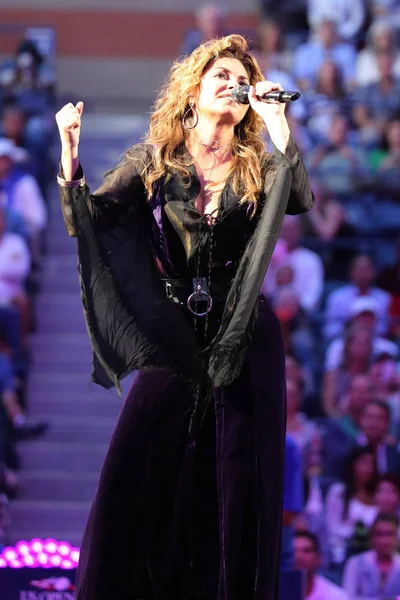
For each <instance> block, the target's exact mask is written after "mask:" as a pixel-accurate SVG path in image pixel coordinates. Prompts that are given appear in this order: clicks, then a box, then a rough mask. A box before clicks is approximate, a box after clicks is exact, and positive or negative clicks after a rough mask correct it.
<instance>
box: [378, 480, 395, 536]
mask: <svg viewBox="0 0 400 600" xmlns="http://www.w3.org/2000/svg"><path fill="white" fill-rule="evenodd" d="M374 504H375V505H376V508H377V512H378V513H380V512H384V513H388V514H390V515H393V516H395V517H397V518H399V516H400V477H399V476H398V475H392V474H388V473H385V474H383V475H380V476H379V477H378V479H377V482H376V486H375V491H374ZM399 534H400V531H399Z"/></svg>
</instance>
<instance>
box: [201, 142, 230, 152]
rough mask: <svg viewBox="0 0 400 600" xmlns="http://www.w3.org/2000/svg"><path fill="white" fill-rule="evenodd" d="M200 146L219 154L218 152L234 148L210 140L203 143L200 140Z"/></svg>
mask: <svg viewBox="0 0 400 600" xmlns="http://www.w3.org/2000/svg"><path fill="white" fill-rule="evenodd" d="M199 144H200V146H204V148H207V150H208V151H209V152H212V153H215V152H218V150H221V149H222V148H230V147H231V146H232V144H219V143H218V142H217V140H210V141H209V142H201V141H200V140H199Z"/></svg>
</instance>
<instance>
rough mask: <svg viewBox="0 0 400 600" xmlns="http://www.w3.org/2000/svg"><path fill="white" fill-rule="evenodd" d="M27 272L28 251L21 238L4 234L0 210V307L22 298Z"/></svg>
mask: <svg viewBox="0 0 400 600" xmlns="http://www.w3.org/2000/svg"><path fill="white" fill-rule="evenodd" d="M29 270H30V255H29V250H28V248H27V246H26V244H25V242H24V240H23V239H22V238H20V237H19V236H18V235H16V234H14V233H7V232H6V222H5V214H4V210H3V209H0V306H12V305H13V303H14V302H18V301H19V299H20V298H22V297H24V295H25V293H24V283H25V279H26V277H27V275H28V273H29Z"/></svg>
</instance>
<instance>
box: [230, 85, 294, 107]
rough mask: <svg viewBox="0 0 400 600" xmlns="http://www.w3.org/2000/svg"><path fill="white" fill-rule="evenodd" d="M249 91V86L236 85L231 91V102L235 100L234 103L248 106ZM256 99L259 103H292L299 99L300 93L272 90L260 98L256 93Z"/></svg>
mask: <svg viewBox="0 0 400 600" xmlns="http://www.w3.org/2000/svg"><path fill="white" fill-rule="evenodd" d="M250 89H251V86H250V85H238V86H237V87H235V88H234V89H233V90H232V92H231V96H232V98H233V100H235V102H239V104H250V100H249V94H250ZM256 98H257V99H258V100H260V102H280V103H284V102H294V101H295V100H298V99H299V98H300V92H292V91H286V90H274V91H270V92H267V93H265V94H263V95H262V96H260V95H259V94H257V93H256Z"/></svg>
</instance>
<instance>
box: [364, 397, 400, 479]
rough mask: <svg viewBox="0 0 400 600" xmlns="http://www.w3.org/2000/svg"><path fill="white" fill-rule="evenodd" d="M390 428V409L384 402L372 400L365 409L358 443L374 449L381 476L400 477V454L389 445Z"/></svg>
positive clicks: (394, 447)
mask: <svg viewBox="0 0 400 600" xmlns="http://www.w3.org/2000/svg"><path fill="white" fill-rule="evenodd" d="M389 428H390V408H389V406H388V405H387V403H386V402H384V401H383V400H370V401H369V402H368V403H367V404H366V405H365V406H364V409H363V412H362V414H361V419H360V433H359V435H358V436H357V443H358V444H359V445H360V446H368V447H369V448H372V449H373V450H374V452H375V456H376V465H377V471H378V473H379V474H381V475H382V474H384V473H391V474H394V475H400V453H399V451H398V449H397V448H396V446H394V445H392V444H388V443H387V439H388V436H389Z"/></svg>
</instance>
